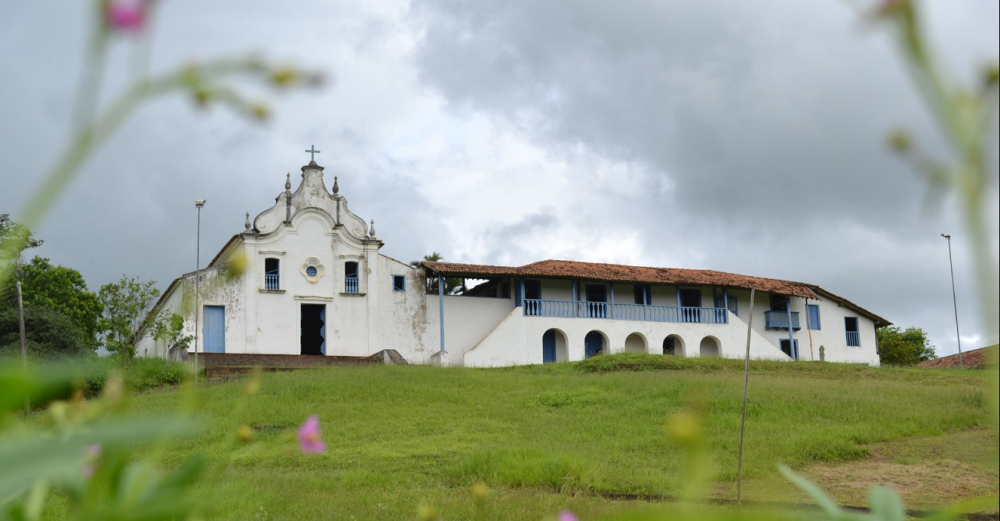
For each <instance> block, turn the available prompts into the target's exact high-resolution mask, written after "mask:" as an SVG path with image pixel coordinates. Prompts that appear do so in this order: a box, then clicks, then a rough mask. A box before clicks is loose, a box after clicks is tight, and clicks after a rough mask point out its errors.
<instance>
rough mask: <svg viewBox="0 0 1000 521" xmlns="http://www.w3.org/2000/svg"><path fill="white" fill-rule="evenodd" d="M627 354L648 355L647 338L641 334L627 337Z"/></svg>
mask: <svg viewBox="0 0 1000 521" xmlns="http://www.w3.org/2000/svg"><path fill="white" fill-rule="evenodd" d="M625 352H626V353H648V352H649V350H647V349H646V338H645V337H644V336H642V335H640V334H639V333H632V334H631V335H629V336H627V337H625Z"/></svg>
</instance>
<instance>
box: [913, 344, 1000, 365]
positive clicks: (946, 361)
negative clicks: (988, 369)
mask: <svg viewBox="0 0 1000 521" xmlns="http://www.w3.org/2000/svg"><path fill="white" fill-rule="evenodd" d="M991 351H992V353H991ZM996 361H997V346H992V347H984V348H981V349H976V350H973V351H966V352H965V353H962V365H964V366H965V367H983V366H985V365H987V364H990V363H996ZM920 367H950V368H957V367H959V363H958V355H957V354H954V355H949V356H942V357H941V358H935V359H933V360H927V361H926V362H920Z"/></svg>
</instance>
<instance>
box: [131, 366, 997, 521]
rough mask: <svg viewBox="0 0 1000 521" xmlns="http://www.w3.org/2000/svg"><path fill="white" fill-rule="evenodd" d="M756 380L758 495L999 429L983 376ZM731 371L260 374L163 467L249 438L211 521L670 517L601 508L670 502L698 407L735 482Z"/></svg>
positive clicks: (824, 370) (721, 465) (144, 402)
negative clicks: (786, 470)
mask: <svg viewBox="0 0 1000 521" xmlns="http://www.w3.org/2000/svg"><path fill="white" fill-rule="evenodd" d="M752 367H753V369H752V375H751V380H750V400H749V408H748V419H747V437H746V449H745V450H746V452H745V463H744V465H745V466H744V472H745V475H746V476H747V477H748V478H749V479H751V480H757V481H758V482H759V481H761V480H763V481H776V480H780V479H781V478H780V477H778V475H777V473H776V472H775V466H776V465H777V464H778V463H779V462H782V463H786V464H789V465H790V466H792V467H793V468H800V469H802V468H808V467H809V466H811V465H816V464H835V463H839V462H849V461H854V460H859V459H861V458H866V457H868V456H869V455H870V454H871V451H872V446H873V444H876V443H880V442H890V441H892V440H900V439H905V438H909V437H915V436H922V437H933V436H939V435H942V434H945V433H950V432H961V431H968V430H970V429H984V428H987V427H989V426H990V425H992V420H991V418H990V414H989V403H990V402H989V400H988V398H987V397H988V395H987V389H988V387H987V386H988V383H989V382H990V380H989V377H988V375H987V374H986V373H984V372H964V373H960V372H957V371H942V370H919V369H891V368H886V369H876V368H869V367H862V366H850V365H843V364H825V363H770V362H754V363H753V364H752ZM742 368H743V365H742V362H740V361H738V360H737V361H733V360H722V359H707V360H698V359H683V358H674V357H662V356H642V355H615V356H605V357H598V358H596V359H594V360H590V361H585V362H581V363H575V364H554V365H546V366H528V367H517V368H507V369H463V368H447V369H442V368H434V367H426V366H368V367H349V368H347V367H345V368H336V367H334V368H327V369H322V370H310V371H298V372H286V373H271V374H265V375H264V376H262V386H261V389H260V392H259V393H258V394H257V395H256V396H254V397H253V398H251V399H249V403H247V404H246V408H245V409H242V412H240V410H241V409H240V407H239V404H240V402H241V401H243V400H245V398H244V396H243V394H242V391H241V390H242V384H241V383H238V382H234V383H225V384H217V385H211V386H208V387H206V388H204V389H203V390H202V392H201V400H202V411H203V413H204V414H205V415H206V417H207V419H208V428H207V430H206V432H205V433H204V434H203V435H201V436H200V437H198V438H196V439H193V440H189V441H185V442H183V443H178V444H175V446H174V448H172V449H169V450H168V452H167V453H166V456H165V462H166V463H167V464H168V465H171V464H175V463H176V462H178V461H181V460H182V459H184V458H186V457H188V456H190V455H192V454H194V453H196V452H198V451H206V452H208V453H209V454H210V455H212V456H213V457H216V458H222V457H223V456H224V455H225V454H227V453H228V450H226V449H223V448H222V447H223V446H225V443H224V441H223V440H226V439H231V437H232V433H233V432H235V430H236V429H237V427H238V426H239V425H240V424H248V425H252V426H254V427H255V429H256V437H255V439H254V441H253V442H251V443H248V444H245V445H241V446H240V447H238V448H237V449H236V450H235V451H233V452H232V453H231V463H230V465H229V468H228V470H227V471H226V479H225V480H224V481H223V482H222V483H221V484H219V485H217V487H216V488H217V490H216V492H217V494H216V496H215V497H216V499H215V500H214V502H213V507H214V508H213V509H212V510H211V511H210V512H209V513H208V516H207V517H208V518H209V519H254V518H255V516H256V517H257V518H266V519H289V520H291V519H296V520H297V519H393V520H396V519H414V518H415V512H416V508H417V505H418V504H420V503H428V504H432V505H435V506H436V507H438V508H439V509H441V510H442V512H443V513H444V514H445V519H465V518H470V516H472V515H473V513H474V509H475V503H474V501H473V499H472V496H471V493H470V490H471V486H472V485H473V484H474V483H475V482H477V481H484V482H486V483H487V484H488V485H489V486H490V488H491V490H492V493H491V497H490V499H489V500H487V501H486V504H485V506H484V507H483V508H485V509H486V510H487V511H488V512H484V513H485V518H486V519H541V518H543V517H544V516H545V515H552V514H554V513H556V512H558V511H559V510H560V509H561V508H564V507H568V508H572V509H574V510H576V511H578V512H580V513H582V514H584V516H585V519H591V518H592V517H593V516H605V515H615V514H621V513H623V512H630V513H635V512H657V511H665V510H669V509H672V508H674V507H673V506H671V505H669V504H666V503H652V504H649V503H642V502H638V503H637V502H629V501H615V500H611V499H606V498H605V497H620V495H627V494H637V495H642V496H647V495H648V496H654V497H657V496H664V495H667V496H669V495H672V494H675V493H677V492H678V490H679V488H680V486H681V485H682V484H683V481H684V478H683V457H682V456H683V455H682V453H681V452H680V451H679V449H677V448H676V447H675V446H673V445H672V444H671V443H670V441H669V440H668V439H667V436H666V434H665V428H664V426H665V423H666V419H667V417H668V416H669V415H670V414H672V413H673V412H675V411H677V410H679V409H680V408H682V407H683V406H684V404H685V403H686V402H687V401H688V400H689V399H690V398H691V397H692V396H703V397H705V398H707V400H708V403H709V404H710V405H709V409H708V412H707V413H706V415H705V417H704V427H705V430H704V432H705V436H706V438H707V439H706V441H707V444H708V447H709V448H710V451H711V454H712V456H713V460H714V462H715V465H716V470H717V476H718V480H719V481H720V482H721V483H720V485H721V484H724V483H727V482H731V481H733V480H735V477H736V454H737V448H738V429H739V422H740V410H741V397H742V385H743V374H742ZM180 394H181V393H177V392H163V393H149V394H144V395H140V396H138V397H136V398H134V399H133V400H132V401H131V402H130V403H131V407H132V408H133V409H135V410H136V411H138V412H142V413H150V414H156V413H162V412H166V411H169V410H173V409H175V408H177V407H178V406H179V403H180V401H181V399H182V398H181V396H180ZM312 414H316V415H318V416H319V418H320V421H321V426H322V429H323V437H324V439H325V440H326V442H327V444H328V447H329V448H328V451H327V453H326V454H324V455H319V456H307V455H302V454H300V453H299V451H298V447H297V444H296V441H295V439H294V429H295V428H296V427H297V426H298V425H299V424H301V423H302V422H303V421H304V420H305V418H306V417H308V416H309V415H312ZM989 428H992V427H989ZM788 487H790V485H788ZM602 495H603V496H605V497H602ZM616 495H619V496H616ZM751 499H753V498H751ZM759 499H765V498H759Z"/></svg>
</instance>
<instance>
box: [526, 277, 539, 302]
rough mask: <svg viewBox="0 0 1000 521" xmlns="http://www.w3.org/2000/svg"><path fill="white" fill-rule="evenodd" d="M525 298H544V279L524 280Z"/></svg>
mask: <svg viewBox="0 0 1000 521" xmlns="http://www.w3.org/2000/svg"><path fill="white" fill-rule="evenodd" d="M524 298H526V299H528V300H540V299H541V298H542V281H540V280H526V281H524Z"/></svg>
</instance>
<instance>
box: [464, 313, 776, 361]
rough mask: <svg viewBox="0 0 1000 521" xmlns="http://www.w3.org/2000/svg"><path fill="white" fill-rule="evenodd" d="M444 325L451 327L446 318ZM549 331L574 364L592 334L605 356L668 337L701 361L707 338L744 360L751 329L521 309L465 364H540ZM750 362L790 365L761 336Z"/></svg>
mask: <svg viewBox="0 0 1000 521" xmlns="http://www.w3.org/2000/svg"><path fill="white" fill-rule="evenodd" d="M445 320H446V322H445V323H446V324H447V316H446V318H445ZM549 329H556V330H558V331H559V332H560V333H562V334H563V335H565V337H566V340H567V347H568V351H569V353H568V354H569V360H570V361H573V360H582V359H583V358H584V338H585V337H586V335H587V333H589V332H591V331H599V332H601V333H603V334H604V336H605V337H606V338H607V339H608V345H606V346H605V352H610V353H620V352H623V351H625V342H626V338H627V337H628V336H629V335H632V334H638V335H639V336H641V337H642V338H643V340H644V341H645V344H646V349H647V352H649V353H662V352H663V340H664V339H665V338H666V337H667V336H668V335H676V336H678V337H680V338H681V339H682V342H683V345H684V350H683V355H684V356H690V357H697V356H698V351H699V350H698V348H699V346H700V345H701V341H702V340H703V339H704V338H705V337H708V336H711V337H712V338H714V339H716V340H717V341H718V343H719V345H720V347H721V354H722V356H725V357H730V358H740V357H742V356H743V354H744V353H745V350H746V334H747V325H746V323H744V322H743V321H742V320H740V319H739V318H737V317H732V318H731V319H730V323H729V324H689V323H663V322H644V321H624V320H608V319H589V318H553V317H534V316H529V317H526V316H524V314H523V311H522V308H515V309H513V310H512V311H511V312H510V313H508V315H507V317H506V318H504V320H503V322H502V323H501V324H500V325H499V326H497V327H496V328H495V329H494V330H493V331H492V332H491V333H490V334H489V335H488V336H487V337H486V338H485V339H483V340H482V341H481V342H479V343H478V344H477V345H476V346H475V347H474V348H473V349H472V350H470V351H469V352H467V353H466V354H465V357H464V363H465V365H467V366H472V367H496V366H507V365H517V364H540V363H542V335H543V334H545V332H546V331H548V330H549ZM608 346H610V351H609V350H608ZM678 347H680V346H678ZM750 356H751V357H752V358H754V359H771V360H788V357H787V356H785V354H784V353H782V352H781V351H780V350H779V349H778V348H777V347H775V345H774V344H772V343H771V342H769V341H768V340H767V339H766V338H764V337H763V336H761V335H760V334H759V333H758V332H756V331H754V332H753V333H752V338H751V343H750Z"/></svg>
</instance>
